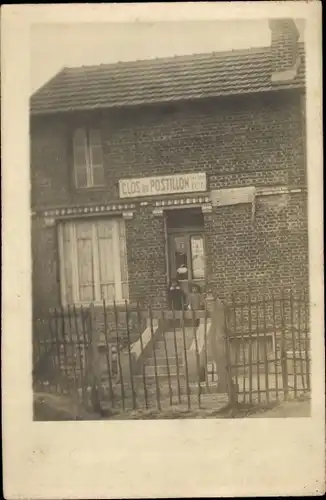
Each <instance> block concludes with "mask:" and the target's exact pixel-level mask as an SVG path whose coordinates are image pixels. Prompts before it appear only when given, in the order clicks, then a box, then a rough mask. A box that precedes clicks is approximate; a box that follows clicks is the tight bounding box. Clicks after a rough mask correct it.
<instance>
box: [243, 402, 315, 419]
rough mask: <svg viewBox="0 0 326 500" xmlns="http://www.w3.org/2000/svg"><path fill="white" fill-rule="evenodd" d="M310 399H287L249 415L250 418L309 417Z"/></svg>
mask: <svg viewBox="0 0 326 500" xmlns="http://www.w3.org/2000/svg"><path fill="white" fill-rule="evenodd" d="M310 411H311V410H310V400H309V399H306V400H304V401H288V402H287V403H282V404H280V405H278V406H275V407H274V408H271V409H269V410H266V411H259V412H257V413H253V414H251V415H249V417H250V418H259V417H260V418H296V417H303V418H304V417H310Z"/></svg>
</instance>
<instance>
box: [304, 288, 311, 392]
mask: <svg viewBox="0 0 326 500" xmlns="http://www.w3.org/2000/svg"><path fill="white" fill-rule="evenodd" d="M303 298H304V304H303V306H304V309H305V314H304V320H305V321H304V330H305V351H306V376H307V389H308V391H310V390H311V385H310V338H309V333H310V332H309V330H310V317H309V314H310V310H309V293H307V291H306V290H305V291H304V296H303ZM308 317H309V321H308Z"/></svg>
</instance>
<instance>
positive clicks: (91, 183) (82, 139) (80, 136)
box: [73, 128, 105, 189]
mask: <svg viewBox="0 0 326 500" xmlns="http://www.w3.org/2000/svg"><path fill="white" fill-rule="evenodd" d="M73 155H74V173H75V183H76V187H77V188H78V189H83V188H92V187H101V186H104V185H105V178H104V161H103V148H102V140H101V133H100V130H98V129H89V130H87V129H83V128H79V129H77V130H75V132H74V136H73Z"/></svg>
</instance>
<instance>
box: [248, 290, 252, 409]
mask: <svg viewBox="0 0 326 500" xmlns="http://www.w3.org/2000/svg"><path fill="white" fill-rule="evenodd" d="M248 329H249V403H250V404H251V405H252V318H251V294H250V292H249V294H248Z"/></svg>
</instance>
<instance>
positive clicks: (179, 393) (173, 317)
mask: <svg viewBox="0 0 326 500" xmlns="http://www.w3.org/2000/svg"><path fill="white" fill-rule="evenodd" d="M172 323H173V343H174V350H175V363H176V370H177V387H178V402H179V404H180V403H181V387H180V370H179V353H178V346H177V331H176V328H175V310H174V304H173V303H172Z"/></svg>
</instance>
